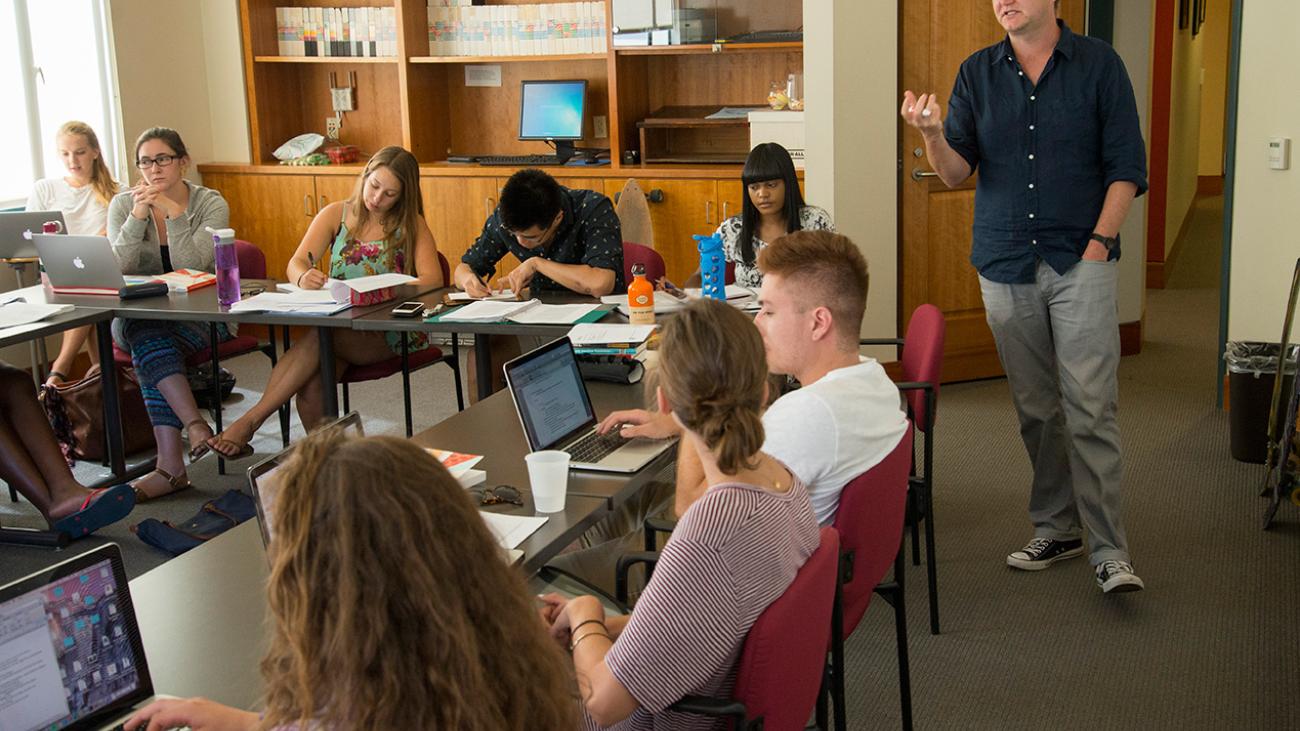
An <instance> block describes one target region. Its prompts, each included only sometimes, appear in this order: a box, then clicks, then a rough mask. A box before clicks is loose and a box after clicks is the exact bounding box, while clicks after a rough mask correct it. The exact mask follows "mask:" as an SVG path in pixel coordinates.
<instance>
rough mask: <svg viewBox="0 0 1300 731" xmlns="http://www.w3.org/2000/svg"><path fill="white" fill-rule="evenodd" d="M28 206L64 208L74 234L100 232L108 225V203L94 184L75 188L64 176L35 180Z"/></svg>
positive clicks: (64, 217) (67, 223) (48, 208)
mask: <svg viewBox="0 0 1300 731" xmlns="http://www.w3.org/2000/svg"><path fill="white" fill-rule="evenodd" d="M27 210H29V211H63V222H64V223H65V224H66V225H67V228H68V233H70V234H73V235H75V236H98V235H100V232H101V231H104V230H105V229H106V228H107V227H108V206H106V205H104V204H103V203H100V202H99V198H98V197H96V196H95V188H94V186H92V185H83V186H81V187H80V188H74V187H72V186H71V185H68V181H66V180H64V179H63V178H45V179H44V180H38V181H36V185H34V186H33V187H32V194H31V195H30V196H28V198H27Z"/></svg>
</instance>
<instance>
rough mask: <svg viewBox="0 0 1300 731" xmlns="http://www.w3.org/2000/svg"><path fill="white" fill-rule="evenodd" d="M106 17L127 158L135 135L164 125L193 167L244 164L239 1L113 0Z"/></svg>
mask: <svg viewBox="0 0 1300 731" xmlns="http://www.w3.org/2000/svg"><path fill="white" fill-rule="evenodd" d="M111 17H112V24H113V48H114V56H115V61H116V65H117V85H118V94H119V108H120V109H121V113H122V129H123V132H124V134H123V136H124V137H125V140H124V143H123V152H124V153H126V157H125V159H127V160H132V159H134V157H133V156H132V155H131V153H132V152H134V149H133V145H134V143H135V138H136V136H138V135H139V134H140V132H142V131H144V130H145V129H147V128H149V127H157V126H163V127H172V128H174V129H175V130H177V131H178V132H180V133H181V137H183V138H184V139H185V145H186V147H188V148H189V153H190V158H191V160H192V161H193V162H194V164H195V165H197V164H199V163H205V162H214V161H221V162H248V160H249V135H248V112H247V102H246V100H245V98H244V81H243V55H242V51H241V50H240V36H239V3H238V1H237V0H185V1H184V2H161V3H160V2H156V1H154V0H112V6H111ZM135 177H136V174H135V171H134V170H132V171H131V178H130V179H131V181H134V179H135ZM189 177H190V178H192V179H194V180H198V174H197V172H195V171H194V167H193V166H191V169H190V175H189Z"/></svg>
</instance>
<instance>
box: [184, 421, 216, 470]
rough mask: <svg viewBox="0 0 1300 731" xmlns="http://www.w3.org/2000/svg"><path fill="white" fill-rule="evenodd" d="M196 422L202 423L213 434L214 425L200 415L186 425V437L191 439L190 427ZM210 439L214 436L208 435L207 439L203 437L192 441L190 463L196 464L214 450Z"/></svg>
mask: <svg viewBox="0 0 1300 731" xmlns="http://www.w3.org/2000/svg"><path fill="white" fill-rule="evenodd" d="M195 424H202V425H203V428H204V429H207V430H208V433H209V434H212V427H210V426H208V422H207V421H205V420H204V419H203V417H199V418H197V419H194V420H193V421H191V422H190V423H188V424H186V425H185V438H186V439H187V440H188V439H189V436H190V427H192V426H194V425H195ZM210 441H212V437H208V438H207V439H201V440H199V441H198V442H191V444H190V464H194V463H195V462H197V461H199V460H200V459H203V457H204V456H205V455H207V453H208V452H210V451H212V445H210V444H208V442H210Z"/></svg>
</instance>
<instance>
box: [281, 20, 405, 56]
mask: <svg viewBox="0 0 1300 731" xmlns="http://www.w3.org/2000/svg"><path fill="white" fill-rule="evenodd" d="M275 25H276V38H277V39H278V41H279V52H280V55H281V56H316V57H320V56H343V57H351V58H387V57H393V56H396V55H397V9H396V8H394V7H386V8H371V7H366V8H276V9H275Z"/></svg>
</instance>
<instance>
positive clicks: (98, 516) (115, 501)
mask: <svg viewBox="0 0 1300 731" xmlns="http://www.w3.org/2000/svg"><path fill="white" fill-rule="evenodd" d="M135 502H136V490H135V489H134V488H133V487H132V486H131V485H114V486H113V487H106V488H103V489H101V490H92V491H91V492H90V494H89V495H87V496H86V499H85V501H83V502H82V503H81V509H80V510H78V511H77V512H75V513H73V514H72V515H68V516H65V517H63V518H59V519H58V520H56V521H55V522H54V525H53V528H54V530H56V531H59V532H62V533H67V534H68V535H69V536H71V537H73V538H82V537H85V536H88V535H90V534H91V533H94V532H95V531H97V530H99V529H100V528H103V527H104V526H106V525H110V524H112V523H116V522H117V521H119V520H121V519H123V518H125V517H126V516H127V515H128V514H129V513H130V512H131V509H132V508H134V507H135Z"/></svg>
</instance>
